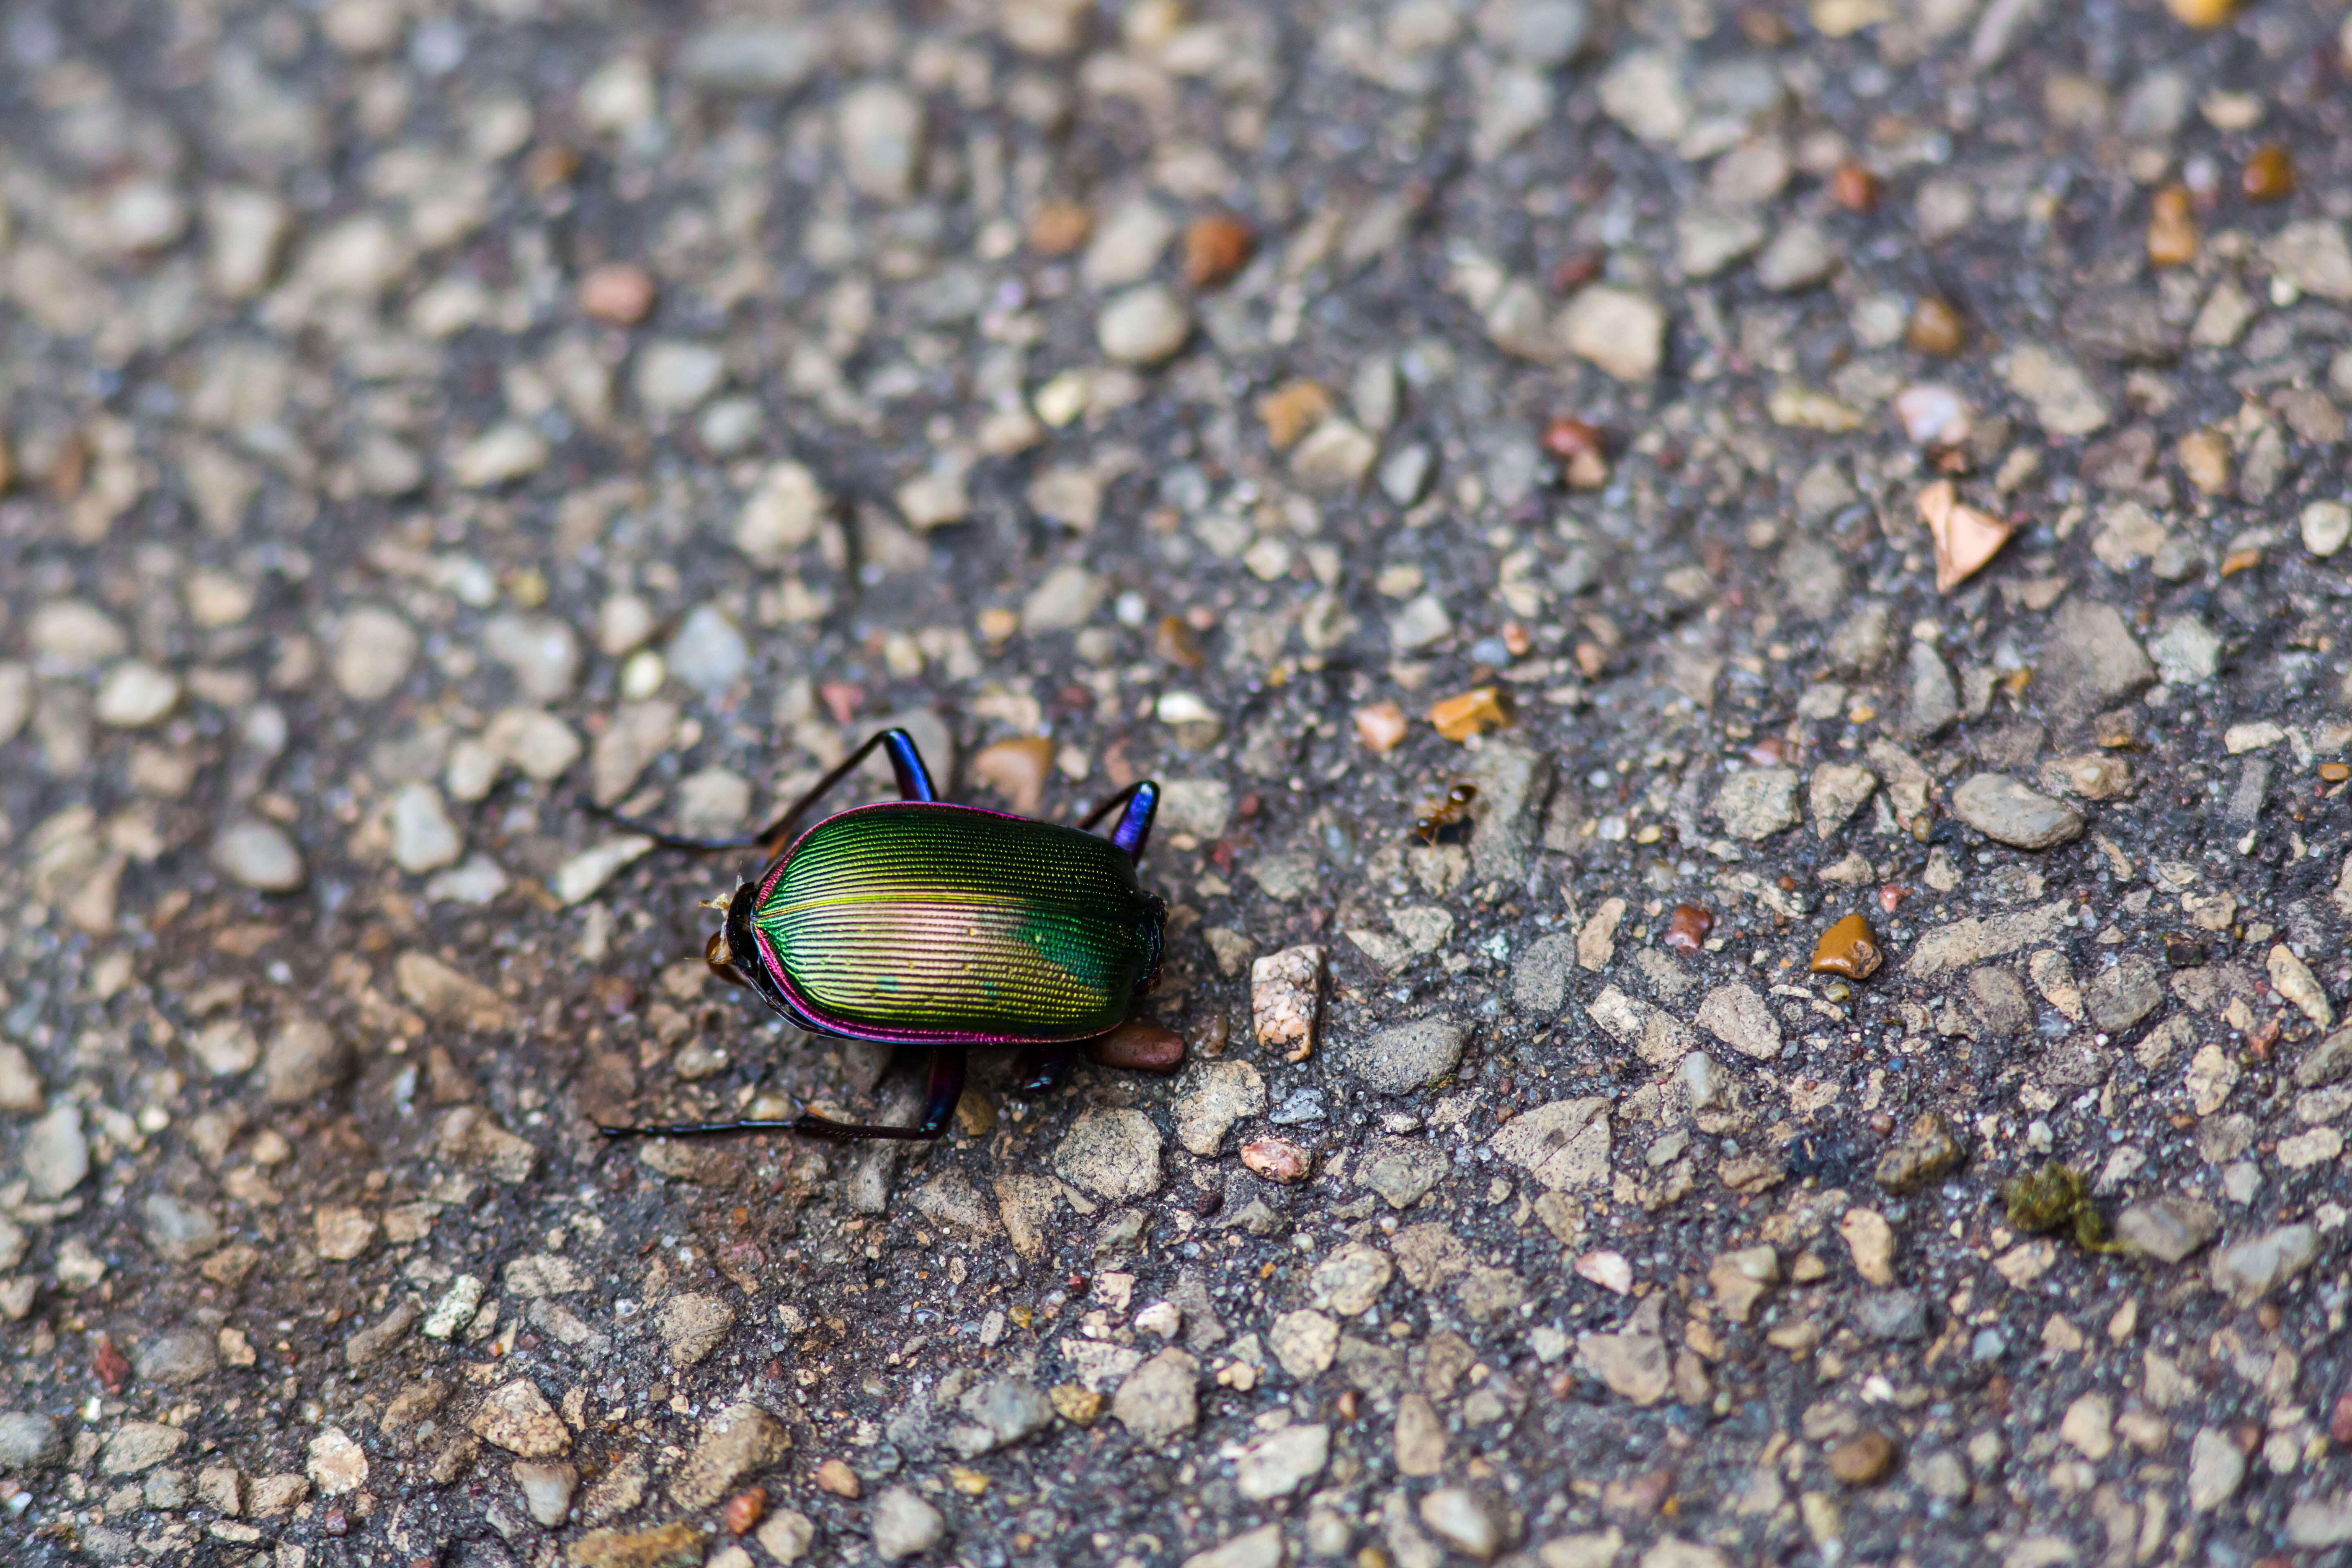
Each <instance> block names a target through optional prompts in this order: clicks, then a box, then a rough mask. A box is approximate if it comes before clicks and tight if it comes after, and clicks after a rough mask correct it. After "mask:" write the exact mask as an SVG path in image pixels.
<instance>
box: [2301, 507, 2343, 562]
mask: <svg viewBox="0 0 2352 1568" xmlns="http://www.w3.org/2000/svg"><path fill="white" fill-rule="evenodd" d="M2298 527H2299V528H2300V529H2301V531H2302V533H2303V547H2304V548H2305V550H2308V551H2310V552H2312V553H2313V554H2314V555H2316V556H2318V557H2320V558H2321V559H2322V560H2326V558H2328V557H2329V556H2332V555H2334V554H2335V553H2336V552H2337V551H2339V550H2341V549H2343V548H2344V546H2345V544H2346V542H2347V541H2352V506H2347V505H2346V504H2345V503H2344V502H2342V501H2340V500H2315V501H2313V502H2312V503H2311V504H2310V505H2309V506H2307V507H2305V508H2304V509H2303V516H2302V518H2301V519H2300V520H2299V521H2298Z"/></svg>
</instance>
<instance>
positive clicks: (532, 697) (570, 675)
mask: <svg viewBox="0 0 2352 1568" xmlns="http://www.w3.org/2000/svg"><path fill="white" fill-rule="evenodd" d="M482 649H483V651H484V652H486V653H488V655H489V656H490V657H491V658H494V659H497V660H498V661H499V663H500V664H503V665H505V666H506V667H507V668H508V669H509V670H511V671H512V672H513V673H514V678H515V686H516V689H518V690H520V692H521V694H522V696H523V697H524V698H525V699H526V700H529V701H531V702H560V701H562V700H563V699H565V698H567V697H569V696H571V695H572V688H573V687H574V686H575V685H576V684H577V683H578V681H579V678H580V639H579V638H578V637H576V636H575V635H573V633H572V628H571V627H570V626H567V625H565V624H564V623H563V622H562V621H561V620H558V619H557V618H556V617H554V616H494V617H492V618H491V620H490V621H489V622H488V624H486V625H485V626H483V627H482Z"/></svg>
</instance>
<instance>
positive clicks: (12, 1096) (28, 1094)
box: [0, 1045, 253, 1267]
mask: <svg viewBox="0 0 2352 1568" xmlns="http://www.w3.org/2000/svg"><path fill="white" fill-rule="evenodd" d="M246 1065H247V1067H250V1066H252V1065H253V1064H252V1063H251V1062H247V1064H246ZM45 1104H47V1099H46V1097H45V1096H44V1095H43V1094H42V1092H41V1075H40V1074H39V1073H38V1072H37V1071H36V1070H34V1068H33V1059H32V1058H30V1057H28V1056H26V1054H25V1047H22V1046H12V1045H0V1110H15V1111H24V1112H26V1113H28V1114H30V1113H36V1112H38V1111H39V1110H41V1108H42V1107H43V1106H44V1105H45ZM11 1267H13V1265H12V1266H11Z"/></svg>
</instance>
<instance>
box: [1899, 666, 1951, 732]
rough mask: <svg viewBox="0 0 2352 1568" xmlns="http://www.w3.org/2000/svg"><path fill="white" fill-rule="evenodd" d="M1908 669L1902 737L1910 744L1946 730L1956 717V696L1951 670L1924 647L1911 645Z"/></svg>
mask: <svg viewBox="0 0 2352 1568" xmlns="http://www.w3.org/2000/svg"><path fill="white" fill-rule="evenodd" d="M1909 666H1910V668H1909V671H1908V680H1907V689H1908V696H1907V699H1906V702H1905V704H1904V714H1903V720H1904V722H1903V729H1904V734H1905V736H1906V738H1907V739H1910V740H1914V741H1924V740H1927V739H1928V738H1930V737H1931V736H1934V735H1936V734H1938V733H1940V732H1941V731H1944V730H1945V729H1947V728H1948V727H1949V726H1950V725H1951V723H1952V722H1953V721H1955V720H1957V719H1958V717H1959V716H1960V693H1959V689H1958V686H1956V685H1955V684H1954V683H1953V680H1952V670H1951V667H1950V666H1949V665H1948V664H1946V663H1945V662H1944V660H1943V656H1942V655H1940V654H1938V653H1937V651H1936V650H1935V649H1934V648H1933V647H1929V646H1928V645H1927V644H1926V643H1924V642H1916V641H1915V642H1913V643H1912V645H1911V653H1910V656H1909Z"/></svg>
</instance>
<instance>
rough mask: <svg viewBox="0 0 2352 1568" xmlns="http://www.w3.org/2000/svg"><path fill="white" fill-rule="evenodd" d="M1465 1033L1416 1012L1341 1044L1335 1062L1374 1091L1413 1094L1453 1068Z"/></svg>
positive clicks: (1466, 1029)
mask: <svg viewBox="0 0 2352 1568" xmlns="http://www.w3.org/2000/svg"><path fill="white" fill-rule="evenodd" d="M1277 956H1278V955H1277ZM1318 956H1319V955H1318ZM1258 962H1259V963H1261V964H1262V963H1265V960H1264V959H1260V960H1259V961H1258ZM1469 1038H1470V1030H1469V1027H1468V1026H1466V1025H1464V1024H1460V1023H1456V1022H1455V1021H1454V1020H1453V1019H1450V1018H1443V1017H1437V1018H1421V1019H1417V1020H1415V1021H1413V1022H1412V1023H1409V1024H1398V1025H1394V1026H1391V1027H1389V1028H1386V1029H1382V1030H1381V1031H1379V1032H1378V1033H1377V1034H1373V1035H1370V1036H1367V1037H1364V1038H1362V1039H1360V1040H1356V1041H1351V1042H1349V1044H1347V1045H1345V1046H1342V1047H1339V1050H1338V1052H1337V1053H1336V1056H1335V1062H1336V1065H1337V1066H1338V1068H1339V1070H1340V1071H1341V1072H1344V1073H1346V1074H1347V1075H1348V1076H1349V1078H1350V1079H1354V1080H1355V1081H1356V1082H1358V1083H1360V1084H1362V1085H1363V1086H1364V1087H1365V1088H1367V1089H1372V1090H1373V1091H1375V1092H1377V1093H1381V1094H1412V1093H1414V1092H1416V1091H1418V1090H1420V1089H1423V1088H1424V1087H1426V1086H1427V1085H1429V1084H1431V1083H1433V1082H1435V1081H1436V1080H1438V1079H1443V1078H1444V1077H1446V1076H1447V1075H1448V1074H1450V1073H1452V1072H1453V1070H1454V1066H1455V1064H1457V1063H1458V1062H1460V1061H1461V1059H1462V1050H1463V1047H1464V1046H1465V1045H1466V1044H1467V1043H1468V1041H1469ZM1261 1039H1262V1040H1263V1036H1261Z"/></svg>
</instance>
